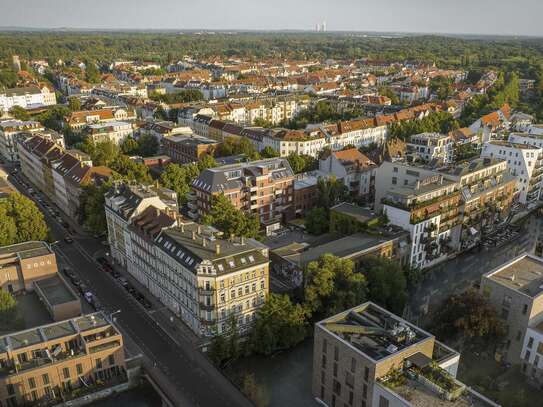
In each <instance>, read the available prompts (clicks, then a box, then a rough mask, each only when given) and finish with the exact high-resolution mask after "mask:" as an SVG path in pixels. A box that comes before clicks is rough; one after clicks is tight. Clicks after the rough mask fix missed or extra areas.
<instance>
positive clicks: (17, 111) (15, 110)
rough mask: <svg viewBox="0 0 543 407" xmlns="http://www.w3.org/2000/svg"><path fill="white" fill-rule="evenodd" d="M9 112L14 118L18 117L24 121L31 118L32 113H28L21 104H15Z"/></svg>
mask: <svg viewBox="0 0 543 407" xmlns="http://www.w3.org/2000/svg"><path fill="white" fill-rule="evenodd" d="M9 114H10V115H11V116H13V117H14V118H16V119H17V120H23V121H26V120H30V114H28V112H27V111H26V110H25V109H23V108H22V107H21V106H13V107H12V108H11V109H10V110H9Z"/></svg>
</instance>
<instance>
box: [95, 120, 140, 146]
mask: <svg viewBox="0 0 543 407" xmlns="http://www.w3.org/2000/svg"><path fill="white" fill-rule="evenodd" d="M85 134H86V136H87V137H90V138H91V140H92V141H94V142H95V143H101V142H104V141H111V142H112V143H114V144H116V145H120V144H121V143H122V142H123V141H124V140H125V139H126V138H128V137H131V136H132V135H133V134H134V128H133V126H132V123H128V122H121V121H109V122H104V123H94V124H89V125H87V127H86V132H85Z"/></svg>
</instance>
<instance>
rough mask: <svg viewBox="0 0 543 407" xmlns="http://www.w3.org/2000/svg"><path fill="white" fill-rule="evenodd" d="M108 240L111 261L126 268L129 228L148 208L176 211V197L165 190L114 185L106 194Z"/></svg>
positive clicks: (142, 186)
mask: <svg viewBox="0 0 543 407" xmlns="http://www.w3.org/2000/svg"><path fill="white" fill-rule="evenodd" d="M104 197H105V212H106V221H107V229H108V241H109V246H110V251H111V257H112V258H113V260H114V261H115V262H117V263H119V264H121V265H122V266H123V267H127V252H128V251H129V250H130V247H129V246H128V245H130V237H129V236H128V225H129V224H130V223H131V222H132V219H133V218H134V217H136V216H138V215H139V214H140V213H142V212H143V211H144V210H145V209H147V208H148V207H149V206H154V207H155V208H158V209H166V208H169V209H171V210H172V211H174V212H177V210H178V208H177V194H176V193H175V192H173V191H171V190H169V189H166V188H156V187H152V186H144V185H130V184H125V183H116V184H115V185H114V186H113V188H112V189H111V190H109V191H108V192H107V193H106V194H105V196H104Z"/></svg>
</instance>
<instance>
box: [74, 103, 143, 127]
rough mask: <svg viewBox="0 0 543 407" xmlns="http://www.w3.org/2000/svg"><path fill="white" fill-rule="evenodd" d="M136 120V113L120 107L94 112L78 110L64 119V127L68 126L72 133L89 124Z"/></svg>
mask: <svg viewBox="0 0 543 407" xmlns="http://www.w3.org/2000/svg"><path fill="white" fill-rule="evenodd" d="M133 120H136V112H135V111H134V110H132V109H125V108H121V107H115V108H105V109H95V110H79V111H76V112H71V113H70V114H69V115H68V116H66V117H65V118H64V121H65V123H66V125H68V126H70V129H72V130H73V131H79V130H82V129H84V128H85V127H86V126H88V125H90V124H103V123H111V122H119V121H121V122H126V121H133Z"/></svg>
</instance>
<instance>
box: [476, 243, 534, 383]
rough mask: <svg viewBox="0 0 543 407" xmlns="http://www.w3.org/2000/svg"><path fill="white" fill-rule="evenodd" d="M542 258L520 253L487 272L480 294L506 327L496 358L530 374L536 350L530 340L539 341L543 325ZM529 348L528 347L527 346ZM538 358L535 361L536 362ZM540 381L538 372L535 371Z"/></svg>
mask: <svg viewBox="0 0 543 407" xmlns="http://www.w3.org/2000/svg"><path fill="white" fill-rule="evenodd" d="M541 287H543V259H541V258H540V257H536V256H533V255H530V254H522V255H520V256H518V257H517V258H515V259H513V260H510V261H508V262H506V263H504V264H502V265H501V266H499V267H497V268H495V269H494V270H491V271H490V272H488V273H486V274H485V275H484V276H483V277H482V279H481V288H480V291H481V293H482V295H483V296H485V297H486V298H487V299H488V301H489V302H490V304H491V305H492V306H493V307H494V308H495V309H496V312H497V314H498V316H500V317H501V319H502V320H503V322H504V324H505V327H506V337H505V338H504V339H503V341H502V343H500V344H499V345H498V347H497V350H496V359H497V360H503V361H505V362H508V363H512V364H515V365H521V370H522V371H523V372H524V373H525V374H527V375H532V374H533V367H536V368H538V366H539V365H540V364H539V357H537V350H538V348H537V347H536V346H537V345H536V346H534V343H533V341H532V342H531V341H530V338H533V339H534V341H535V340H536V339H538V340H539V337H540V334H538V333H537V332H535V331H538V328H539V327H540V324H541V322H543V295H542V294H543V288H541ZM528 345H529V346H528ZM536 357H537V360H536V359H535V358H536ZM536 373H537V376H538V377H539V380H540V379H541V372H539V371H538V372H536Z"/></svg>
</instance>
